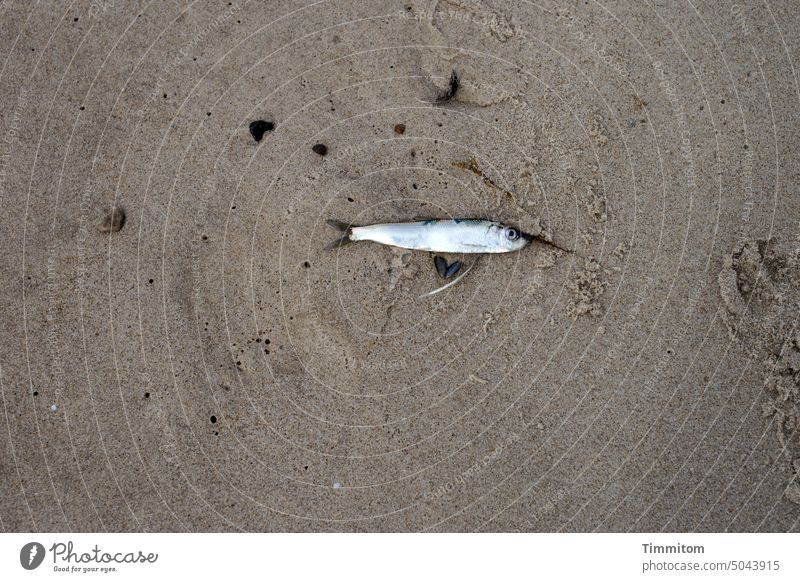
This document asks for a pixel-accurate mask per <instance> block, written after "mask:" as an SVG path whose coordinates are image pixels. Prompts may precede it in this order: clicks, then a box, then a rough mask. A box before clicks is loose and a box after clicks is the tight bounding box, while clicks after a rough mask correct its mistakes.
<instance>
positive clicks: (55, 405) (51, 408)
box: [50, 404, 58, 412]
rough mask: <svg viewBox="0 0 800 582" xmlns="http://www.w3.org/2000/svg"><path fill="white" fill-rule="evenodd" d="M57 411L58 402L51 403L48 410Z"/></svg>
mask: <svg viewBox="0 0 800 582" xmlns="http://www.w3.org/2000/svg"><path fill="white" fill-rule="evenodd" d="M57 411H58V404H51V405H50V412H57Z"/></svg>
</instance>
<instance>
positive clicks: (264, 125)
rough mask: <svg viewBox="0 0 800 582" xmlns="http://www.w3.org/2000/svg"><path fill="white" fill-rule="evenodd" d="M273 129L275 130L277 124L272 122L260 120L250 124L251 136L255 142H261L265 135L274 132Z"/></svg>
mask: <svg viewBox="0 0 800 582" xmlns="http://www.w3.org/2000/svg"><path fill="white" fill-rule="evenodd" d="M273 129H275V123H273V122H272V121H264V120H263V119H259V120H257V121H254V122H252V123H251V124H250V135H252V136H253V139H254V140H256V141H261V138H262V137H264V134H265V133H267V132H268V131H272V130H273Z"/></svg>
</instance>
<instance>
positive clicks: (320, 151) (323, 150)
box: [311, 143, 328, 156]
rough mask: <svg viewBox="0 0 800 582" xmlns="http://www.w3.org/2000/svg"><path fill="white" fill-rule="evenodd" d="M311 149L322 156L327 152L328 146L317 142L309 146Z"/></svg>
mask: <svg viewBox="0 0 800 582" xmlns="http://www.w3.org/2000/svg"><path fill="white" fill-rule="evenodd" d="M311 150H312V151H313V152H314V153H315V154H319V155H320V156H324V155H326V154H327V153H328V146H326V145H325V144H324V143H317V144H314V145H313V146H311Z"/></svg>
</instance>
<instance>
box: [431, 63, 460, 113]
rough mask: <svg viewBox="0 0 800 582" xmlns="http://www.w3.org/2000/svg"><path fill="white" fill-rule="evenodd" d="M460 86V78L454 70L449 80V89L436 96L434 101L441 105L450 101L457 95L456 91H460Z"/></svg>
mask: <svg viewBox="0 0 800 582" xmlns="http://www.w3.org/2000/svg"><path fill="white" fill-rule="evenodd" d="M459 86H460V83H459V80H458V74H457V73H456V72H455V71H453V72H452V73H450V80H449V81H448V82H447V89H445V90H444V91H442V92H441V93H439V94H438V95H437V96H436V99H435V100H434V103H436V104H437V105H440V104H442V103H447V102H448V101H450V100H451V99H452V98H453V97H455V96H456V91H458V88H459Z"/></svg>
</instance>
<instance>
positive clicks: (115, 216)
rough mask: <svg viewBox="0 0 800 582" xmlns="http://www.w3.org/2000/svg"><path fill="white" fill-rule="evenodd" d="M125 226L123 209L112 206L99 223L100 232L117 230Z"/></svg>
mask: <svg viewBox="0 0 800 582" xmlns="http://www.w3.org/2000/svg"><path fill="white" fill-rule="evenodd" d="M123 226H125V210H123V209H122V208H117V207H115V208H112V209H111V210H110V211H109V212H108V214H106V216H105V218H103V222H102V223H101V224H100V232H119V231H120V230H122V227H123Z"/></svg>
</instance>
